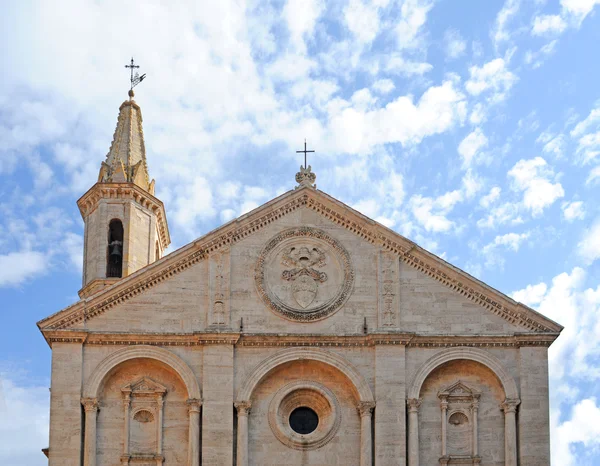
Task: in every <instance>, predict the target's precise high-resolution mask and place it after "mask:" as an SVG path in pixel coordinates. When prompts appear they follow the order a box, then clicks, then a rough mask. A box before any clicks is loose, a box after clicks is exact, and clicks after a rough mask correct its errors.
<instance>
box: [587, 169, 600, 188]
mask: <svg viewBox="0 0 600 466" xmlns="http://www.w3.org/2000/svg"><path fill="white" fill-rule="evenodd" d="M598 178H600V165H599V166H597V167H594V168H592V169H591V170H590V174H589V175H588V177H587V180H585V184H594V183H597V181H596V180H598Z"/></svg>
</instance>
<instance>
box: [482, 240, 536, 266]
mask: <svg viewBox="0 0 600 466" xmlns="http://www.w3.org/2000/svg"><path fill="white" fill-rule="evenodd" d="M529 236H530V233H529V232H525V233H507V234H504V235H499V236H496V237H495V238H494V241H492V242H491V243H488V244H486V245H485V246H483V247H482V248H481V249H480V251H479V252H480V254H481V255H482V256H483V258H484V262H485V266H486V267H487V268H492V267H500V268H502V267H504V261H505V255H504V254H502V253H500V252H498V250H499V249H508V250H512V251H514V252H517V251H518V250H519V248H520V247H521V244H522V243H523V242H524V241H525V240H526V239H527V238H529Z"/></svg>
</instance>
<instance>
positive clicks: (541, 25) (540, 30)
mask: <svg viewBox="0 0 600 466" xmlns="http://www.w3.org/2000/svg"><path fill="white" fill-rule="evenodd" d="M566 27H567V23H565V21H564V20H563V19H562V17H561V16H560V15H540V16H536V17H535V19H534V20H533V26H532V29H531V32H532V34H533V35H534V36H542V35H546V34H560V33H561V32H563V31H564V30H565V29H566Z"/></svg>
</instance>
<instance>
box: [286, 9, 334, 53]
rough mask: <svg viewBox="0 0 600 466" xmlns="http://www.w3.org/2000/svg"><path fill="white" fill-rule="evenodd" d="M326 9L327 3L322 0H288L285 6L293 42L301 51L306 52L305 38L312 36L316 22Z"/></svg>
mask: <svg viewBox="0 0 600 466" xmlns="http://www.w3.org/2000/svg"><path fill="white" fill-rule="evenodd" d="M324 9H325V5H324V3H323V2H322V1H321V0H288V2H287V3H286V5H285V7H284V8H283V17H284V18H285V21H286V23H287V26H288V30H289V31H290V36H291V37H290V39H291V42H292V43H293V44H294V45H295V47H296V49H297V50H298V51H299V52H301V53H304V52H306V44H305V41H304V40H305V38H311V37H312V34H313V31H314V28H315V24H316V23H317V20H318V19H319V17H320V16H321V14H322V13H323V11H324Z"/></svg>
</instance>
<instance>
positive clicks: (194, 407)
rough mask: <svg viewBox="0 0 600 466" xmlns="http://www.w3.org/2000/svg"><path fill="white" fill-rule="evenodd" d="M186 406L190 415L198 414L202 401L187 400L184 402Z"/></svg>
mask: <svg viewBox="0 0 600 466" xmlns="http://www.w3.org/2000/svg"><path fill="white" fill-rule="evenodd" d="M185 403H186V404H187V406H188V411H189V412H190V413H194V412H196V413H199V412H200V407H201V406H202V400H199V399H198V398H189V399H188V400H187V401H186V402H185Z"/></svg>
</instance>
